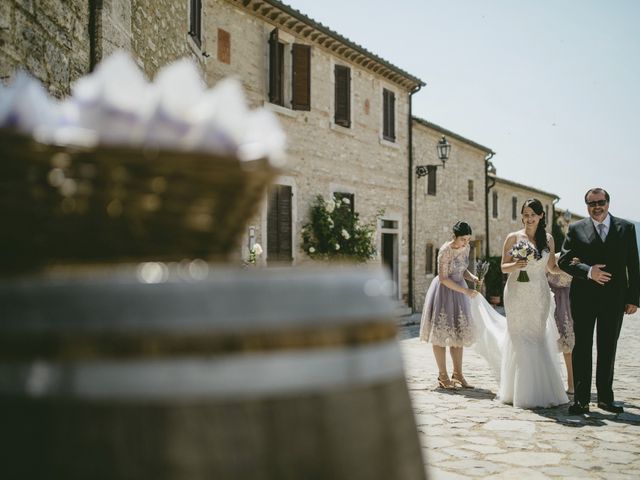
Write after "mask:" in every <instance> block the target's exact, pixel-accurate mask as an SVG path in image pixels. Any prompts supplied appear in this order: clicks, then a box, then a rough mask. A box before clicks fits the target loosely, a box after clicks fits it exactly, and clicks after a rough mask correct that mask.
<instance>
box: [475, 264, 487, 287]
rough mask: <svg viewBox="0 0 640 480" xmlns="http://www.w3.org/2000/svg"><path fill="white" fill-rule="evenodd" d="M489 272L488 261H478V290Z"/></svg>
mask: <svg viewBox="0 0 640 480" xmlns="http://www.w3.org/2000/svg"><path fill="white" fill-rule="evenodd" d="M488 271H489V262H487V261H486V260H476V277H478V283H476V290H480V287H481V286H482V282H483V281H484V277H485V276H486V275H487V272H488Z"/></svg>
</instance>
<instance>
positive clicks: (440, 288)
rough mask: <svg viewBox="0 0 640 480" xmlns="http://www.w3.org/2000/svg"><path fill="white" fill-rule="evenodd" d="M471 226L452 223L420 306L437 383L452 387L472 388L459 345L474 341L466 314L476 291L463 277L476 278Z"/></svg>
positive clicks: (424, 337)
mask: <svg viewBox="0 0 640 480" xmlns="http://www.w3.org/2000/svg"><path fill="white" fill-rule="evenodd" d="M470 239H471V227H470V226H469V224H468V223H466V222H457V223H456V224H455V225H454V226H453V239H452V240H450V241H448V242H445V243H444V245H442V247H441V248H440V251H439V252H438V276H436V278H434V279H433V281H432V282H431V285H430V286H429V290H428V291H427V296H426V299H425V302H424V308H423V309H422V321H421V322H420V340H422V341H424V342H430V343H431V344H433V354H434V356H435V358H436V363H437V364H438V385H439V386H440V387H442V388H454V387H455V385H456V384H459V385H460V386H462V387H464V388H473V387H472V386H471V385H469V383H467V381H466V380H465V378H464V376H463V375H462V349H463V347H468V346H470V345H471V344H472V343H473V341H474V338H473V337H474V336H473V326H472V323H471V316H470V314H469V298H473V297H475V296H476V295H477V294H478V292H476V291H475V290H473V289H470V288H468V287H467V284H466V282H465V278H466V279H468V280H471V281H473V282H477V281H478V278H477V277H476V276H475V275H473V274H472V273H471V272H469V270H468V269H467V267H468V266H469V248H470V247H469V240H470ZM446 347H449V353H450V355H451V360H452V361H453V375H452V377H451V379H449V374H448V373H447V358H446Z"/></svg>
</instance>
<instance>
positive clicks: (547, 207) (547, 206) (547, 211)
mask: <svg viewBox="0 0 640 480" xmlns="http://www.w3.org/2000/svg"><path fill="white" fill-rule="evenodd" d="M548 218H549V205H545V206H544V219H545V221H547V222H549V220H547V219H548ZM547 225H549V223H547Z"/></svg>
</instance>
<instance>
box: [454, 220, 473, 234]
mask: <svg viewBox="0 0 640 480" xmlns="http://www.w3.org/2000/svg"><path fill="white" fill-rule="evenodd" d="M453 234H454V235H455V236H456V237H464V236H465V235H471V225H469V224H468V223H467V222H456V224H455V225H454V226H453Z"/></svg>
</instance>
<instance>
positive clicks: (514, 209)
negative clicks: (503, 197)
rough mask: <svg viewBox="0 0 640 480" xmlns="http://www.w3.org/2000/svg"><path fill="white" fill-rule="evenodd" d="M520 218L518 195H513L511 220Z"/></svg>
mask: <svg viewBox="0 0 640 480" xmlns="http://www.w3.org/2000/svg"><path fill="white" fill-rule="evenodd" d="M517 219H518V197H511V220H517Z"/></svg>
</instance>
